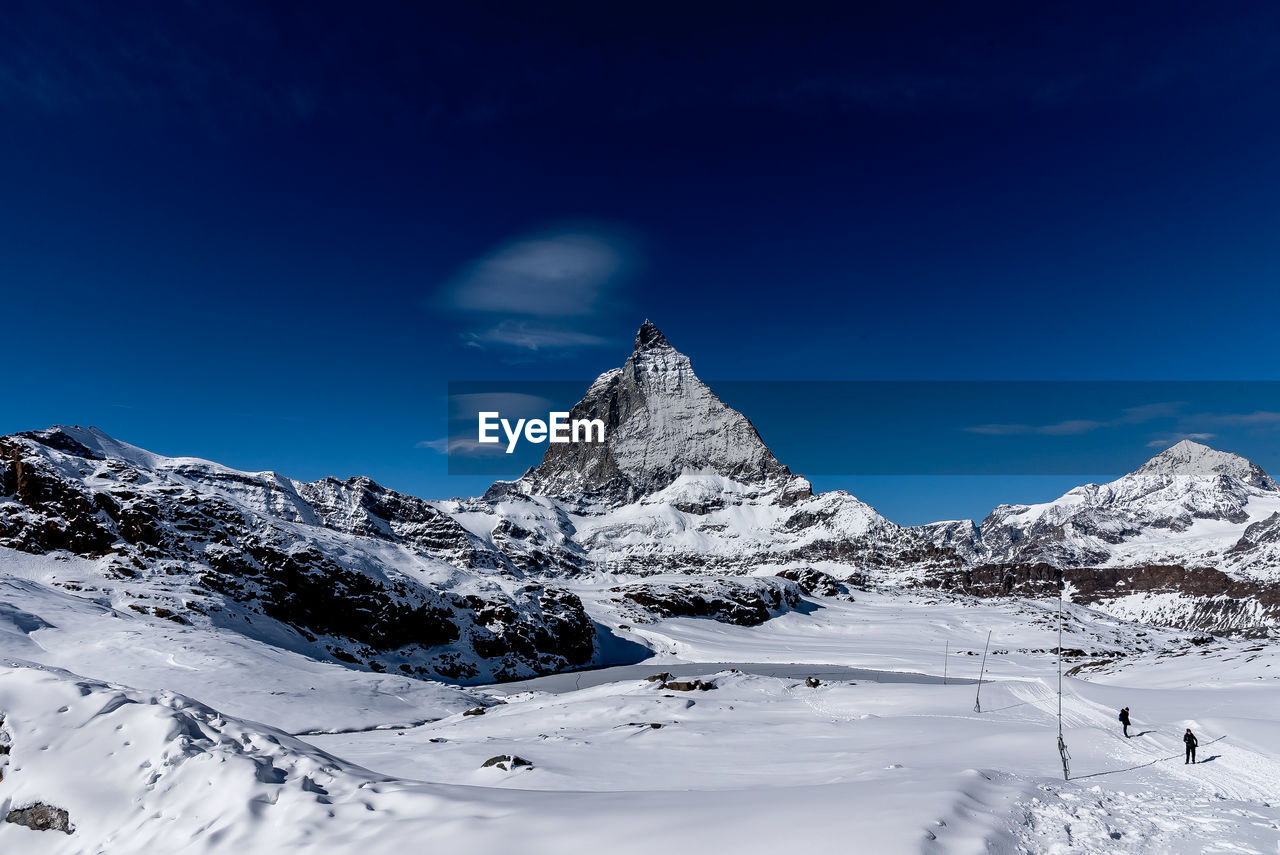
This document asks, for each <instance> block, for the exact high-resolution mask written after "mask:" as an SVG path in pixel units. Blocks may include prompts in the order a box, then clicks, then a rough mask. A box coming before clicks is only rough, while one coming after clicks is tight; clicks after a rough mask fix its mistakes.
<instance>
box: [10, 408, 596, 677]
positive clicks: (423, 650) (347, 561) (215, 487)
mask: <svg viewBox="0 0 1280 855" xmlns="http://www.w3.org/2000/svg"><path fill="white" fill-rule="evenodd" d="M0 546H8V547H11V548H18V549H22V550H25V551H28V552H33V553H48V552H52V551H57V550H67V551H69V552H72V553H74V554H76V555H80V556H83V557H87V558H95V557H99V556H103V555H108V554H109V555H110V558H109V560H108V561H104V562H101V563H99V565H98V571H97V572H99V573H101V574H102V580H103V582H104V584H105V585H106V586H107V587H108V588H110V589H112V590H116V591H118V593H120V594H121V595H122V596H123V597H124V598H125V599H127V600H128V601H129V603H128V605H129V607H130V608H132V609H133V610H134V611H138V612H140V613H142V614H145V615H149V616H153V617H159V618H164V619H167V620H171V621H174V622H175V623H180V622H183V621H186V622H193V621H194V620H196V619H197V616H204V617H205V618H207V619H208V620H210V621H216V622H219V623H222V624H227V623H228V622H230V625H231V626H236V627H239V626H240V625H241V624H243V625H244V630H245V631H246V632H250V633H259V634H262V635H265V636H267V637H272V638H279V637H281V635H282V632H284V633H289V631H292V633H296V636H297V637H298V638H297V639H296V640H294V641H291V642H290V643H292V644H301V645H304V646H307V645H309V647H307V650H308V652H309V653H311V654H312V655H315V656H320V657H326V658H330V659H332V660H334V661H338V662H342V663H345V664H348V665H352V666H355V667H363V668H369V669H372V670H375V671H387V670H392V669H394V670H397V671H399V672H401V673H403V674H406V675H409V676H415V677H426V678H437V677H445V678H448V679H451V680H458V681H481V682H483V681H489V680H495V679H496V680H506V679H517V678H521V677H528V676H534V675H540V674H548V673H553V672H556V671H561V670H564V669H566V668H571V667H580V666H582V665H589V664H591V662H592V661H593V657H594V656H595V652H596V651H595V640H596V632H595V625H594V624H593V622H592V621H591V619H590V618H589V617H588V616H587V614H586V612H585V610H584V609H583V606H582V603H581V601H580V600H579V599H578V598H577V596H575V595H574V594H572V593H569V592H567V591H563V590H559V589H554V588H544V587H543V586H541V585H519V583H516V582H514V580H513V578H512V573H511V565H509V564H507V563H506V561H505V559H504V558H503V557H502V556H501V555H500V554H498V553H497V552H496V551H495V550H493V548H492V547H491V546H487V545H485V544H484V543H483V542H482V541H480V540H479V539H477V538H475V537H474V536H472V535H470V534H468V533H467V532H466V531H465V530H464V529H463V528H462V527H461V526H460V525H459V524H458V523H457V522H456V521H455V520H453V519H452V518H451V517H449V516H448V515H447V514H445V513H443V512H442V511H440V510H438V509H437V508H435V507H434V506H433V505H431V504H430V503H428V502H425V501H422V500H420V499H414V498H412V497H407V496H403V495H400V494H397V493H394V492H392V491H389V490H386V489H384V488H382V487H379V486H378V485H377V484H374V483H373V482H372V481H370V480H368V479H359V478H357V479H349V480H348V481H336V480H333V479H327V480H325V481H321V482H315V483H312V484H301V483H299V482H294V481H291V480H289V479H287V478H283V477H281V476H279V475H276V474H275V473H270V472H266V473H246V472H237V471H235V470H231V469H227V468H226V467H222V466H219V465H218V464H215V463H208V462H205V461H199V460H192V459H190V458H165V457H160V456H158V455H153V454H150V453H149V452H146V451H143V450H142V449H137V448H134V447H132V446H128V445H125V444H124V443H120V442H117V441H116V440H113V439H111V438H110V437H108V436H106V435H105V434H102V433H101V432H98V431H96V430H93V429H85V428H53V429H50V430H47V431H39V432H36V433H34V434H27V435H14V436H9V437H3V438H0ZM446 561H448V562H451V563H445V562H446ZM471 568H479V570H480V571H483V572H465V571H470V569H471ZM459 571H464V572H461V573H460V572H459ZM112 583H125V584H127V585H128V588H127V589H126V588H124V587H123V586H122V585H114V584H112ZM455 587H465V588H466V589H467V590H468V594H467V595H466V596H463V595H461V594H459V593H457V592H456V591H455V590H453V588H455ZM67 590H69V591H73V592H74V591H77V590H80V586H75V587H67ZM148 600H150V602H147V601H148ZM273 622H277V623H278V624H280V625H282V626H283V627H284V628H287V629H283V630H282V627H281V626H275V625H272V624H273ZM292 633H290V634H292Z"/></svg>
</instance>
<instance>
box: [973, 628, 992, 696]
mask: <svg viewBox="0 0 1280 855" xmlns="http://www.w3.org/2000/svg"><path fill="white" fill-rule="evenodd" d="M990 646H991V630H987V643H986V644H985V645H983V647H982V667H981V668H979V669H978V693H977V694H976V695H974V696H973V711H974V712H978V713H980V712H982V675H983V674H984V673H986V670H987V648H988V647H990Z"/></svg>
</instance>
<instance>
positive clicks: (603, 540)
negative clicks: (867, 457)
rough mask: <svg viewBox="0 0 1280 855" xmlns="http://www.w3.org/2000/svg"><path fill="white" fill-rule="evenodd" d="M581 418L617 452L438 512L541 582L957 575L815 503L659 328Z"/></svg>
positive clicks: (875, 516)
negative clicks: (568, 577)
mask: <svg viewBox="0 0 1280 855" xmlns="http://www.w3.org/2000/svg"><path fill="white" fill-rule="evenodd" d="M570 418H571V419H576V418H589V419H594V418H598V419H601V420H603V421H604V422H605V424H606V426H607V430H606V442H604V443H597V444H588V443H582V444H569V445H552V446H549V448H548V450H547V452H546V454H545V455H544V457H543V460H542V463H541V464H540V465H539V466H537V467H534V468H533V469H530V470H529V471H528V472H526V473H525V474H524V476H523V477H521V478H520V479H519V480H516V481H511V482H505V481H500V482H498V483H497V484H495V485H494V486H493V487H492V488H491V489H490V490H489V491H488V492H487V493H486V494H485V496H484V499H483V500H473V501H470V502H452V503H441V504H440V507H441V508H442V509H444V510H447V511H449V512H450V513H451V514H452V515H453V516H454V517H455V518H456V519H459V520H460V521H463V524H464V525H466V526H467V527H468V528H469V530H470V531H471V532H472V533H473V534H474V535H476V536H477V537H479V538H480V539H482V540H484V541H485V542H486V544H487V545H489V546H491V547H492V548H493V549H495V550H498V551H501V552H503V553H505V554H507V555H508V556H509V557H510V558H511V560H512V561H514V562H515V563H517V564H518V565H520V566H521V567H522V568H524V569H526V570H528V571H530V572H543V573H551V574H560V573H565V572H570V573H572V572H579V571H581V570H583V569H586V568H601V569H608V570H614V571H620V572H627V573H639V574H652V573H659V572H739V573H745V572H753V571H758V570H761V569H763V568H772V569H774V570H778V569H782V568H788V567H791V568H796V567H802V566H818V567H822V568H825V567H827V566H828V565H830V566H831V567H832V568H837V569H838V572H839V574H840V575H841V576H843V577H847V576H849V575H850V574H852V573H863V572H873V571H874V572H878V573H879V574H881V576H882V577H883V578H886V579H887V578H893V579H894V580H899V581H901V580H906V579H908V578H918V577H919V576H920V574H922V573H923V572H924V571H925V570H927V569H930V568H935V567H954V566H958V565H959V564H960V558H959V557H958V556H957V555H956V553H955V552H954V551H953V550H952V549H950V548H948V547H945V546H939V545H937V544H935V543H934V542H933V541H932V540H931V539H930V536H929V533H928V532H925V531H921V530H917V529H914V528H907V527H902V526H898V525H895V524H894V523H892V522H890V521H889V520H887V519H885V518H884V517H883V516H881V515H880V514H879V513H877V512H876V510H875V509H874V508H872V507H871V506H870V505H867V504H866V503H864V502H862V501H860V500H859V499H857V498H856V497H854V496H852V495H850V494H849V493H847V492H844V491H839V490H837V491H833V492H829V493H824V494H822V495H817V496H815V495H814V494H813V490H812V488H811V486H810V484H809V482H808V481H807V480H805V479H804V478H802V477H800V476H797V475H794V474H792V473H791V471H790V470H789V469H788V468H787V467H786V466H784V465H783V464H782V463H780V462H779V461H778V460H777V458H775V457H774V455H773V453H772V452H770V451H769V449H768V447H767V446H766V445H765V444H764V442H763V440H762V439H761V438H760V435H759V434H758V433H757V432H756V429H755V428H754V427H753V426H752V424H751V422H750V421H749V420H748V419H747V418H746V417H745V416H744V415H742V414H741V413H739V412H738V411H736V410H734V409H732V408H731V407H729V406H727V405H725V404H724V403H723V402H722V401H721V400H720V399H719V398H717V397H716V395H715V393H714V392H713V391H712V390H711V389H710V388H708V386H707V385H706V384H705V383H703V382H702V381H701V380H700V379H698V377H697V375H696V374H694V372H693V368H692V366H691V364H690V361H689V358H688V357H687V356H685V355H684V354H683V353H681V352H679V351H678V350H676V349H675V348H674V347H672V345H671V343H670V342H669V341H668V340H667V338H666V336H664V335H663V334H662V332H661V331H660V330H659V329H658V328H657V327H656V326H654V324H653V323H651V322H650V321H645V322H644V325H643V326H641V327H640V330H639V331H638V332H637V334H636V339H635V346H634V348H633V351H632V353H631V356H630V357H629V358H628V359H627V360H626V362H625V363H624V364H623V366H622V367H621V368H619V369H614V370H612V371H607V372H605V373H604V374H602V375H600V377H598V378H597V379H596V381H595V382H594V383H592V384H591V386H590V388H589V389H588V390H587V393H586V395H585V397H584V398H583V399H582V400H581V401H579V402H578V403H577V404H576V405H575V406H574V407H573V409H572V410H571V411H570Z"/></svg>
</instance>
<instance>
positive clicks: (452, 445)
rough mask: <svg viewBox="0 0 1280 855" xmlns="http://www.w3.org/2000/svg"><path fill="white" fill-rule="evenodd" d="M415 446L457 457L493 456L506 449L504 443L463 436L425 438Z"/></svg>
mask: <svg viewBox="0 0 1280 855" xmlns="http://www.w3.org/2000/svg"><path fill="white" fill-rule="evenodd" d="M413 447H414V448H426V449H430V450H431V451H434V452H436V453H437V454H448V455H451V456H457V457H491V456H497V455H501V454H502V453H503V452H504V451H505V447H504V446H503V444H502V443H491V442H480V440H479V439H476V438H470V437H463V436H442V437H440V438H439V439H424V440H423V441H422V442H417V443H414V446H413Z"/></svg>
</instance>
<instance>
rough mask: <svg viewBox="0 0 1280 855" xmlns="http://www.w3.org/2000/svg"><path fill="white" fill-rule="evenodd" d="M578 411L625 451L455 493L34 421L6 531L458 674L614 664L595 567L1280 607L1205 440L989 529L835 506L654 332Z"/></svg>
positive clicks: (1254, 498)
mask: <svg viewBox="0 0 1280 855" xmlns="http://www.w3.org/2000/svg"><path fill="white" fill-rule="evenodd" d="M571 417H572V418H589V419H593V418H599V419H601V420H603V421H604V422H605V423H606V425H607V426H608V429H607V432H606V441H605V442H604V443H582V444H566V445H550V446H549V447H548V450H547V452H546V454H545V456H544V458H543V460H542V462H541V464H540V465H539V466H537V467H534V468H532V469H530V470H529V471H528V472H526V473H525V475H524V476H522V477H521V478H520V479H518V480H516V481H504V482H498V483H496V484H494V485H493V487H492V488H491V489H490V490H489V491H487V492H486V494H485V495H484V496H483V497H481V498H475V499H466V500H457V499H455V500H449V501H440V502H429V501H425V500H422V499H418V498H414V497H412V496H406V495H403V494H400V493H396V492H394V491H391V490H387V489H385V488H383V487H381V486H379V485H378V484H376V483H374V482H372V481H370V480H369V479H367V478H350V479H347V480H345V481H340V480H337V479H333V478H327V479H324V480H321V481H315V482H310V483H305V482H298V481H294V480H292V479H289V478H285V477H283V476H280V475H277V474H275V473H272V472H258V473H248V472H239V471H237V470H233V469H229V468H227V467H225V466H220V465H218V464H216V463H211V462H209V461H204V460H197V459H193V458H170V457H163V456H160V455H156V454H152V453H150V452H147V451H144V450H143V449H140V448H136V447H134V446H131V445H128V444H126V443H123V442H119V441H117V440H114V439H112V438H111V437H108V436H106V435H105V434H103V433H101V432H100V431H97V430H94V429H85V428H65V427H64V428H53V429H50V430H45V431H36V432H30V433H25V434H17V435H14V436H10V437H4V438H0V546H7V547H10V548H14V549H19V550H23V551H25V552H28V553H50V552H56V551H59V550H66V551H68V552H70V553H72V554H75V555H79V556H84V557H87V558H90V559H92V560H94V561H96V562H97V566H98V567H99V572H100V576H101V578H100V579H97V580H94V579H89V578H77V579H74V580H59V581H58V583H59V584H65V585H67V586H68V587H84V586H89V587H91V588H93V589H101V590H103V591H105V592H107V595H108V596H109V597H110V598H111V600H112V602H115V603H119V604H121V605H123V606H127V607H128V608H131V609H133V610H135V611H142V612H143V613H146V614H151V615H155V616H161V617H176V618H178V619H183V620H188V619H194V620H208V621H211V622H227V621H230V622H231V623H232V624H233V625H236V626H240V625H241V624H244V625H245V627H246V631H251V632H254V633H258V634H259V635H266V636H271V637H273V638H279V639H283V641H282V643H284V644H286V646H289V647H290V648H291V649H299V650H301V649H305V650H307V651H310V652H311V653H312V654H313V655H316V656H320V657H322V658H332V659H337V660H339V661H345V662H348V663H360V664H361V665H366V666H367V667H371V668H393V669H395V670H398V671H400V672H402V673H407V674H414V675H440V676H445V677H449V678H451V679H455V680H473V679H483V678H486V677H489V676H506V677H510V676H519V675H523V674H526V673H542V672H546V671H551V670H556V669H561V668H564V667H570V666H575V665H583V664H588V663H591V662H595V661H597V659H598V657H599V649H598V644H597V643H596V633H597V627H596V626H595V625H594V624H593V621H592V620H591V618H590V617H588V615H587V614H586V612H585V611H584V609H583V606H582V604H581V602H579V601H578V600H577V598H576V597H575V596H574V595H572V594H570V593H568V592H567V591H565V590H562V588H563V584H558V585H550V584H548V580H552V579H559V580H573V579H577V578H581V577H584V576H594V575H597V574H604V575H605V576H609V577H612V576H619V577H625V576H630V577H641V576H653V575H657V574H666V575H671V574H686V575H699V576H706V575H713V576H714V575H723V576H741V575H763V574H782V575H786V576H789V577H790V578H800V577H801V576H804V575H805V574H811V573H818V574H823V573H825V574H828V575H829V576H830V577H835V578H836V579H839V580H852V581H856V582H858V583H860V584H881V585H928V586H933V587H941V588H947V589H953V590H960V591H965V592H969V593H976V594H1009V593H1016V592H1021V593H1030V594H1037V593H1043V592H1049V591H1056V585H1057V582H1058V579H1059V577H1060V576H1061V575H1062V571H1064V570H1067V571H1071V572H1070V573H1068V574H1067V579H1068V582H1069V583H1070V584H1071V585H1072V587H1073V591H1074V592H1075V595H1077V596H1078V597H1080V598H1081V601H1082V602H1092V603H1099V602H1103V601H1106V602H1107V603H1108V605H1107V608H1111V609H1112V610H1113V611H1116V612H1117V613H1120V612H1124V613H1125V614H1130V615H1133V616H1138V617H1141V618H1143V619H1146V620H1159V621H1160V622H1163V623H1172V624H1179V625H1183V626H1197V627H1201V628H1211V627H1223V628H1247V627H1252V626H1258V625H1269V624H1274V623H1277V622H1280V593H1277V591H1278V590H1280V587H1278V586H1280V486H1278V485H1277V484H1276V482H1275V481H1274V480H1273V479H1272V478H1271V477H1270V476H1269V475H1267V474H1266V473H1265V472H1263V471H1262V470H1261V469H1260V468H1259V467H1258V466H1256V465H1254V464H1252V463H1251V462H1249V461H1248V460H1245V459H1244V458H1242V457H1239V456H1237V455H1234V454H1228V453H1225V452H1220V451H1215V450H1214V449H1211V448H1208V447H1206V446H1203V445H1199V444H1197V443H1193V442H1182V443H1179V444H1178V445H1176V446H1174V447H1172V448H1170V449H1168V450H1167V451H1165V452H1163V453H1162V454H1159V455H1157V456H1156V457H1154V458H1153V459H1152V460H1150V461H1149V462H1147V463H1146V464H1144V465H1143V466H1142V467H1140V468H1139V469H1137V470H1136V471H1135V472H1132V473H1130V474H1128V475H1125V476H1124V477H1122V478H1119V479H1117V480H1116V481H1113V482H1111V483H1109V484H1103V485H1097V484H1088V485H1085V486H1082V487H1077V488H1075V489H1073V490H1071V491H1070V492H1068V493H1067V494H1065V495H1064V496H1062V497H1060V498H1059V499H1057V500H1055V501H1052V502H1047V503H1044V504H1039V505H1002V506H1000V507H998V508H997V509H996V510H995V511H993V512H992V513H991V514H990V516H988V517H987V519H986V520H984V521H983V522H982V524H981V526H975V525H974V524H973V523H972V522H970V521H968V520H959V521H947V522H939V523H933V524H930V525H926V526H914V527H904V526H898V525H895V524H894V523H893V522H891V521H889V520H887V519H885V518H884V517H883V516H882V515H880V514H879V513H877V512H876V510H875V509H874V508H872V507H871V506H869V505H867V504H866V503H864V502H862V501H860V500H859V499H857V498H856V497H854V496H852V495H850V494H849V493H847V492H844V491H838V490H837V491H832V492H828V493H823V494H819V495H814V493H813V491H812V489H811V488H810V485H809V482H808V481H806V480H805V479H804V478H803V477H800V476H798V475H795V474H793V473H792V472H791V471H790V470H789V469H788V468H787V467H786V466H785V465H783V464H782V463H781V462H779V461H778V460H777V458H776V457H774V455H773V454H772V453H771V452H770V451H769V449H768V447H767V446H766V445H765V444H764V442H763V440H762V439H761V438H760V436H759V434H758V433H757V432H756V430H755V428H754V427H753V426H752V424H751V422H750V421H749V420H748V419H747V418H746V417H745V416H744V415H742V414H741V413H739V412H737V411H735V410H733V409H732V408H730V407H728V406H726V405H725V404H724V403H723V402H721V401H720V400H719V398H717V397H716V395H715V393H714V392H713V391H712V390H711V389H710V388H708V387H707V385H706V384H704V383H703V382H702V381H701V380H700V379H698V377H697V375H696V374H695V373H694V372H693V369H692V366H691V363H690V360H689V358H688V357H687V356H685V355H684V354H682V353H680V352H679V351H677V350H676V349H675V348H674V347H672V345H671V343H670V342H669V341H668V340H667V338H666V337H665V336H664V335H663V334H662V332H661V331H660V330H658V328H657V327H656V326H654V325H653V324H652V323H650V322H648V321H646V322H645V324H644V325H643V326H642V327H641V328H640V330H639V332H638V333H637V335H636V339H635V344H634V347H633V350H632V353H631V355H630V356H629V357H628V358H627V360H626V361H625V363H624V364H623V366H622V367H621V368H618V369H614V370H611V371H608V372H606V373H604V374H602V375H601V376H600V377H599V378H598V379H597V380H596V381H595V382H594V383H592V384H591V386H590V387H589V388H588V390H587V392H586V394H585V396H584V397H583V399H582V400H581V401H580V402H579V403H578V404H577V405H575V406H574V408H573V410H572V416H571ZM726 589H728V590H737V588H735V587H734V586H732V585H730V586H726ZM685 593H686V594H687V593H688V592H685ZM678 596H680V595H676V594H673V598H678ZM742 596H743V597H744V598H747V599H758V597H759V596H760V593H759V591H754V590H753V591H751V592H746V593H743V595H742ZM1169 597H1174V598H1181V599H1176V601H1170V600H1169ZM1121 600H1123V602H1121Z"/></svg>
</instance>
